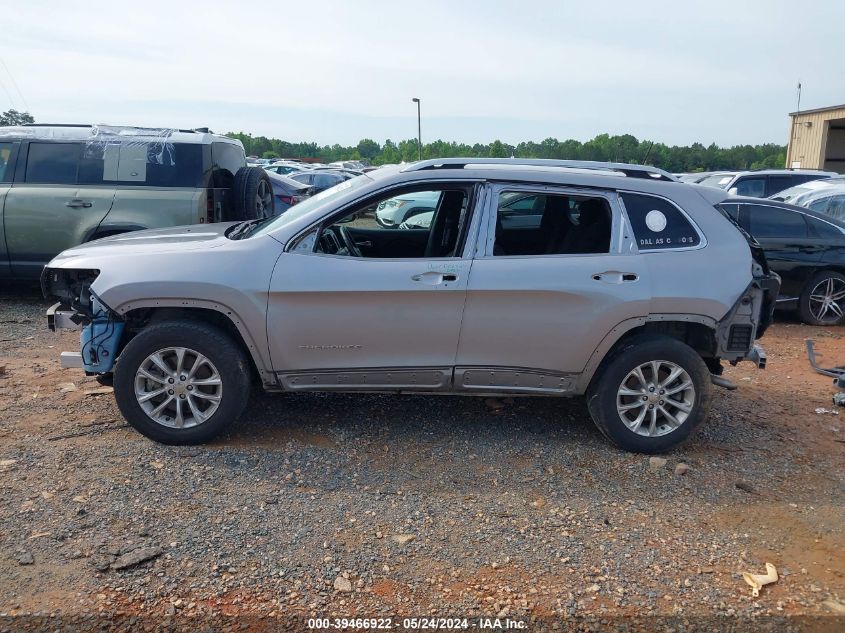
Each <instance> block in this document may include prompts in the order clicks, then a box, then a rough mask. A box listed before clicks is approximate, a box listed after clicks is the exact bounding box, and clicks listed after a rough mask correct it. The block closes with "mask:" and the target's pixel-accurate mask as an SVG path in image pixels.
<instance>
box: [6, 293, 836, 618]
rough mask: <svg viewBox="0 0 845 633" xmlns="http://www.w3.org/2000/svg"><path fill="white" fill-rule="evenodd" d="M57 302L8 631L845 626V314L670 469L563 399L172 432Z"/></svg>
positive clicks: (10, 391)
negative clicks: (64, 355) (170, 435)
mask: <svg viewBox="0 0 845 633" xmlns="http://www.w3.org/2000/svg"><path fill="white" fill-rule="evenodd" d="M46 307H47V304H46V302H45V301H44V300H43V299H41V297H40V295H39V293H38V291H37V290H33V289H31V288H15V289H6V290H1V291H0V367H3V368H4V369H3V370H2V371H0V485H1V486H2V495H1V496H0V629H4V627H8V628H9V629H13V630H18V629H27V628H32V629H36V628H46V627H47V626H51V627H52V628H54V629H55V628H61V627H62V626H70V625H71V624H72V625H73V626H75V627H77V629H78V630H89V629H90V630H94V629H100V628H112V629H126V630H129V629H136V628H144V627H146V628H154V627H156V626H165V627H168V626H169V627H174V628H179V627H183V628H186V629H189V630H195V629H199V628H201V626H202V627H208V628H210V629H215V630H217V629H221V628H222V629H228V628H232V629H234V628H246V629H250V630H270V629H274V628H290V629H306V628H309V627H310V626H311V627H313V626H314V625H315V624H319V623H314V622H311V623H310V624H309V621H308V619H309V618H315V617H319V618H328V619H329V622H330V624H331V625H333V624H335V623H336V624H337V625H338V626H340V627H341V628H361V627H362V626H364V624H363V623H362V622H359V623H358V624H355V622H354V621H353V622H352V624H351V625H350V623H349V622H344V621H341V620H335V618H338V619H339V618H356V617H357V618H385V620H383V621H382V622H381V623H382V624H386V623H390V624H391V625H392V627H394V628H400V627H405V626H406V625H407V627H409V628H419V627H420V625H421V622H419V621H418V622H417V623H416V624H415V623H414V622H411V621H407V622H406V621H405V619H404V618H406V617H412V616H413V617H442V618H449V617H451V618H467V619H468V620H467V627H468V628H483V624H484V620H482V619H480V618H484V617H489V618H496V617H498V618H500V622H499V624H500V626H501V628H505V626H506V625H507V623H508V622H513V623H517V624H516V625H514V626H521V627H523V630H545V629H553V628H557V629H560V630H569V629H578V630H581V629H583V630H601V629H605V628H625V629H626V630H631V629H636V628H641V629H642V630H663V629H667V628H672V629H674V630H678V631H681V630H699V629H711V630H712V629H714V628H718V629H724V628H728V629H730V628H731V627H734V630H750V629H765V630H782V628H783V627H785V626H790V625H791V626H792V627H794V630H812V631H815V630H830V631H835V630H836V631H841V630H845V547H843V544H845V486H843V484H845V468H843V466H845V459H843V456H845V409H837V408H836V407H834V406H833V405H832V402H831V396H832V394H833V392H834V388H833V386H832V384H831V380H830V379H828V378H825V377H824V376H821V375H818V374H816V373H814V372H813V371H812V370H811V369H810V366H809V364H808V362H807V358H806V353H805V349H804V339H805V338H807V337H811V338H813V339H814V340H816V342H817V346H818V348H819V349H820V350H821V352H822V353H823V354H824V358H823V361H824V362H826V363H827V364H829V365H835V364H837V363H843V364H845V338H843V334H845V330H843V329H839V328H832V329H826V328H812V327H807V326H804V325H800V324H798V323H795V322H792V321H788V320H786V321H784V320H781V321H779V322H778V323H777V324H776V325H775V326H774V327H773V328H772V329H771V330H770V332H769V333H768V334H767V335H766V336H765V337H764V339H763V340H762V344H763V346H764V347H765V348H766V351H767V352H768V355H769V366H768V368H767V369H765V370H764V371H758V370H756V369H755V368H753V367H752V366H751V365H750V364H742V365H740V366H738V367H735V368H731V367H728V368H727V370H726V375H727V377H729V378H730V379H732V380H733V381H735V382H736V383H737V385H738V386H739V389H738V390H737V391H734V392H728V391H725V390H723V389H715V396H714V407H713V411H712V414H711V417H710V420H709V421H708V423H706V424H705V426H704V428H703V429H702V431H701V432H700V433H699V434H698V435H697V436H696V437H695V438H694V439H693V440H692V441H690V442H689V443H688V444H686V445H685V446H683V447H681V448H679V449H677V450H676V451H675V452H673V453H671V454H669V455H666V456H664V457H665V458H666V460H667V461H666V463H665V464H663V463H659V462H658V463H654V461H653V460H650V459H649V458H648V457H646V456H641V455H632V454H627V453H623V452H621V451H618V450H616V449H614V448H612V447H611V446H609V445H608V444H607V442H606V441H605V440H604V439H603V438H602V436H601V435H600V434H599V433H598V431H597V430H596V429H595V428H594V427H593V425H592V423H591V422H590V421H589V418H588V415H587V412H586V408H585V406H584V403H583V401H581V400H556V399H543V398H518V399H515V400H505V401H494V402H489V401H485V400H484V399H480V398H464V397H455V398H434V397H420V396H380V395H343V394H330V395H322V394H319V395H277V396H267V395H261V394H256V395H255V396H254V397H253V399H252V401H251V404H250V408H249V409H248V412H247V413H246V415H245V416H244V418H243V419H242V420H241V421H240V422H239V423H238V424H237V425H236V428H235V429H234V431H233V432H232V434H231V435H230V436H229V437H226V438H224V439H221V440H220V441H218V442H216V443H214V444H212V445H208V446H202V447H179V448H177V447H166V446H161V445H157V444H154V443H152V442H150V441H149V440H147V439H145V438H144V437H142V436H140V435H139V434H137V433H136V432H135V431H133V430H132V429H131V428H129V427H127V426H126V424H125V423H124V422H123V420H122V418H121V417H120V414H119V412H118V410H117V407H116V406H115V404H114V401H113V397H112V395H111V394H109V393H103V391H107V390H103V389H102V388H100V386H99V385H98V384H97V383H96V382H94V381H93V380H92V379H89V378H86V377H85V376H84V375H83V374H82V373H81V372H80V371H78V370H62V369H60V367H59V362H58V355H59V352H60V351H62V350H76V349H77V348H78V342H77V335H76V334H73V333H65V334H54V333H51V332H49V331H48V330H47V328H46V323H45V319H44V317H43V314H44V311H45V309H46ZM679 463H682V464H685V465H686V466H687V467H688V470H687V472H686V473H685V474H677V472H676V467H677V465H678V464H679ZM767 562H768V563H772V564H774V565H775V566H776V568H777V570H778V573H779V574H780V578H779V580H778V581H777V582H776V583H774V584H771V585H767V586H765V587H764V588H763V589H762V590H761V592H760V595H759V597H757V598H754V597H752V595H751V590H750V587H749V586H748V585H746V584H745V583H744V582H743V580H742V576H741V572H743V571H751V572H754V573H763V572H764V569H765V563H767ZM233 616H238V617H237V618H235V617H233ZM634 616H636V619H634V620H631V619H630V618H632V617H634ZM388 619H389V620H388ZM493 623H494V622H493ZM520 623H521V624H520ZM458 624H459V625H460V620H459V621H458ZM200 625H201V626H200ZM442 625H443V623H441V627H442ZM319 628H326V627H325V626H323V625H320V627H319ZM370 628H372V627H370Z"/></svg>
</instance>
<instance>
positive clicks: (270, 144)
mask: <svg viewBox="0 0 845 633" xmlns="http://www.w3.org/2000/svg"><path fill="white" fill-rule="evenodd" d="M34 122H35V120H34V119H33V117H32V115H30V114H29V113H28V112H18V111H16V110H7V111H6V112H3V113H2V114H0V125H21V124H24V123H34ZM227 136H229V137H231V138H236V139H238V140H240V141H241V142H242V143H243V145H244V149H245V150H246V153H247V155H248V156H260V157H262V158H301V159H312V160H315V161H319V162H324V163H331V162H334V161H337V160H365V161H367V162H369V163H370V164H372V165H384V164H387V163H401V162H411V161H415V160H417V157H418V155H419V148H418V146H417V140H416V139H407V140H404V141H399V142H398V143H395V142H393V141H391V140H390V139H388V140H386V141H385V142H384V143H381V144H379V143H378V142H376V141H374V140H372V139H369V138H365V139H362V140H360V141H359V142H358V144H357V145H351V146H343V145H338V144H335V145H318V144H317V143H291V142H289V141H283V140H281V139H277V138H267V137H266V136H253V135H252V134H246V133H244V132H237V133H234V132H230V133H229V134H227ZM456 156H461V157H470V158H485V157H489V158H509V157H511V156H514V157H516V158H557V159H568V160H599V161H614V162H620V163H637V164H649V165H654V166H655V167H661V168H663V169H665V170H666V171H670V172H686V171H713V170H718V169H767V168H781V167H783V166H784V165H785V164H786V146H784V145H778V144H776V143H764V144H762V145H734V146H732V147H719V146H718V145H716V144H715V143H711V144H710V145H708V146H706V147H705V146H704V145H702V144H701V143H693V144H692V145H672V146H669V145H666V144H664V143H654V142H652V141H646V140H642V141H641V140H638V139H637V138H636V137H634V136H632V135H630V134H622V135H614V136H611V135H609V134H599V135H598V136H596V137H595V138H593V139H591V140H589V141H586V142H583V143H582V142H581V141H576V140H575V139H567V140H565V141H559V140H558V139H556V138H547V139H546V140H544V141H542V142H540V143H536V142H534V141H524V142H522V143H520V144H519V145H509V144H508V143H503V142H502V141H499V140H496V141H493V142H492V143H474V144H472V145H470V144H468V143H456V142H455V141H451V142H449V141H441V140H437V141H434V142H433V143H424V144H423V147H422V157H423V158H424V159H425V158H450V157H456Z"/></svg>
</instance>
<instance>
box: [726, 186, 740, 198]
mask: <svg viewBox="0 0 845 633" xmlns="http://www.w3.org/2000/svg"><path fill="white" fill-rule="evenodd" d="M728 195H729V196H736V195H739V189H737V188H736V187H731V188H730V189H728Z"/></svg>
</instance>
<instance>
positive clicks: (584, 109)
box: [0, 0, 845, 144]
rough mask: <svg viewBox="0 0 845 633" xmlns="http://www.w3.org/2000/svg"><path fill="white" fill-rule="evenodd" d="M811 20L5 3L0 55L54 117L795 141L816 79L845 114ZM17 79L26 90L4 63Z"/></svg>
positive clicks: (691, 9)
mask: <svg viewBox="0 0 845 633" xmlns="http://www.w3.org/2000/svg"><path fill="white" fill-rule="evenodd" d="M737 5H739V6H737ZM814 6H815V14H814V16H813V19H812V21H811V22H807V23H806V26H807V28H803V29H801V30H799V28H798V27H797V26H796V25H795V24H794V11H795V5H794V4H790V3H786V2H781V1H779V2H753V3H744V4H741V5H740V4H739V3H727V2H709V3H706V4H698V3H695V4H692V5H689V4H684V3H677V2H676V3H668V2H651V3H645V4H644V3H628V2H618V3H614V2H603V3H591V4H588V5H585V4H584V3H577V4H575V3H560V2H551V1H534V2H530V1H527V0H523V1H522V2H516V1H507V2H504V1H503V2H497V3H495V4H493V3H488V2H461V3H458V2H443V1H430V2H426V3H419V4H413V5H412V4H409V3H401V2H381V1H378V2H376V1H372V2H367V1H364V0H359V1H357V2H340V1H335V0H321V1H320V2H319V3H306V2H301V1H297V2H276V3H266V2H264V3H255V2H252V3H238V4H235V3H229V2H223V1H215V0H206V1H205V2H198V1H196V0H189V1H182V0H180V1H178V2H177V1H173V0H171V1H170V2H161V1H159V0H147V1H146V2H144V3H142V4H140V5H139V4H137V3H131V2H126V1H123V0H114V1H111V2H101V1H99V0H97V1H91V2H86V3H85V4H84V10H81V9H80V5H74V4H69V3H67V2H46V1H41V2H38V1H31V2H28V3H20V2H19V1H17V2H11V1H8V0H0V15H3V16H5V17H6V20H5V21H6V22H7V24H14V28H12V29H4V33H3V35H2V37H0V57H2V58H3V60H4V61H5V62H6V64H7V66H8V67H9V69H10V70H11V71H12V73H13V74H14V77H15V79H16V80H17V83H18V85H19V86H20V89H21V91H22V92H23V94H24V95H25V97H26V101H27V102H28V103H29V105H30V107H31V109H32V110H33V113H34V114H35V115H36V117H38V118H39V119H40V120H45V119H51V120H73V121H108V122H122V123H138V124H156V125H167V124H170V125H199V124H209V125H211V126H212V127H215V128H217V129H232V128H237V129H241V130H245V131H255V132H260V133H264V134H268V135H282V134H284V135H285V136H287V137H288V138H291V139H293V140H304V139H310V138H318V139H322V140H323V141H326V140H331V141H337V142H342V143H347V142H351V141H354V140H357V139H358V138H360V137H361V136H364V135H365V134H364V133H362V131H360V130H359V128H360V129H366V130H367V132H368V134H369V135H371V136H375V137H376V138H380V139H383V138H384V137H386V136H394V137H395V136H396V133H397V132H398V133H399V134H402V133H403V132H402V131H401V130H404V129H405V128H404V127H403V126H399V125H397V120H400V119H401V118H403V117H413V114H414V111H413V106H412V104H411V103H410V97H412V96H419V97H421V98H422V99H423V108H424V116H425V117H426V123H425V127H426V128H427V129H428V130H430V131H431V132H432V133H436V132H437V131H438V126H439V125H441V124H442V132H443V134H442V135H443V136H444V137H446V138H450V139H451V138H455V139H457V140H466V141H476V140H489V139H490V138H493V137H497V136H498V137H502V138H510V140H520V139H519V138H512V134H513V133H519V134H525V133H529V132H531V131H534V130H536V131H534V136H535V137H536V138H542V137H544V136H549V135H558V136H573V137H576V138H587V137H590V136H592V135H594V134H596V133H600V132H603V131H616V132H624V131H630V132H632V133H634V134H640V135H642V134H648V135H649V136H651V137H654V138H657V139H658V140H664V141H667V142H679V143H681V142H683V143H686V142H691V141H693V140H700V141H702V142H709V141H712V140H715V141H717V142H720V143H724V144H729V143H734V142H759V141H765V140H769V141H776V142H784V140H785V139H784V135H785V129H786V118H785V115H786V112H788V111H789V110H791V109H793V108H792V106H793V105H794V97H793V92H794V85H795V83H796V82H797V80H798V79H799V78H801V80H802V81H803V83H804V85H805V87H806V94H807V97H808V98H807V99H806V100H805V104H807V105H808V106H809V105H810V104H811V103H812V104H813V105H824V104H826V102H831V103H832V102H838V101H842V100H843V99H842V98H841V95H839V96H837V95H836V92H837V91H838V90H841V74H839V73H838V66H839V53H838V50H837V49H836V46H837V43H838V41H839V37H838V32H837V28H838V27H837V26H836V25H841V23H842V18H843V17H845V8H843V7H845V5H842V4H841V3H839V2H835V1H833V0H831V1H830V2H826V3H816V5H814ZM810 24H812V27H811V28H810ZM797 38H800V39H801V41H800V42H799V41H796V39H797ZM808 50H809V51H810V52H811V54H810V56H809V57H808V55H807V53H806V51H808ZM837 77H839V78H840V81H839V85H836V81H835V79H836V78H837ZM0 80H4V83H5V84H6V85H7V87H8V86H9V85H10V84H9V79H8V76H6V75H4V74H3V72H2V68H0ZM11 94H12V96H13V97H14V96H15V93H14V92H13V91H12V92H11ZM4 96H5V95H4V93H2V92H0V109H5V108H4V107H3V106H2V99H3V98H4ZM168 104H170V105H168ZM221 104H226V106H225V107H224V106H223V105H221ZM15 105H17V106H18V107H20V104H15ZM10 106H11V104H10ZM189 109H190V110H189ZM301 111H304V113H303V112H301ZM274 112H275V113H278V114H277V116H276V117H275V120H274ZM315 112H325V113H328V115H327V116H317V115H316V114H315ZM331 112H335V113H338V116H336V117H332V116H330V113H331ZM250 116H252V117H254V118H253V119H251V118H250ZM127 117H132V119H131V120H129V119H128V118H127ZM281 117H286V119H285V120H281ZM356 117H357V118H356ZM379 117H382V118H384V126H383V127H384V130H385V132H384V134H377V133H376V132H378V131H379V126H378V120H379ZM462 117H466V118H477V119H478V122H477V123H478V124H476V125H469V126H464V129H465V130H466V131H467V132H469V131H470V130H472V131H473V132H472V133H475V134H478V133H482V131H483V130H484V129H485V127H484V125H483V122H484V121H485V120H490V121H495V127H494V128H493V129H491V130H490V136H488V137H485V138H469V137H465V136H462V130H461V126H459V125H456V124H454V123H449V122H450V121H455V120H457V119H459V118H462ZM508 121H511V123H510V124H509V123H508ZM338 122H342V124H343V126H342V127H341V126H340V125H339V124H338ZM298 123H299V125H298ZM491 127H492V126H491ZM394 130H395V131H394ZM545 130H549V131H548V133H546V132H545ZM411 135H412V131H410V130H409V131H408V133H407V134H404V136H411Z"/></svg>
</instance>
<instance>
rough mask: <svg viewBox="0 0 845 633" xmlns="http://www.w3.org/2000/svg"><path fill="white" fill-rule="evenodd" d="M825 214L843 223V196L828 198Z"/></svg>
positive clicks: (844, 199) (844, 204)
mask: <svg viewBox="0 0 845 633" xmlns="http://www.w3.org/2000/svg"><path fill="white" fill-rule="evenodd" d="M825 213H826V214H827V215H829V216H830V217H832V218H835V219H837V220H842V221H843V222H845V196H833V197H832V198H828V204H827V209H826V210H825Z"/></svg>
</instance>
